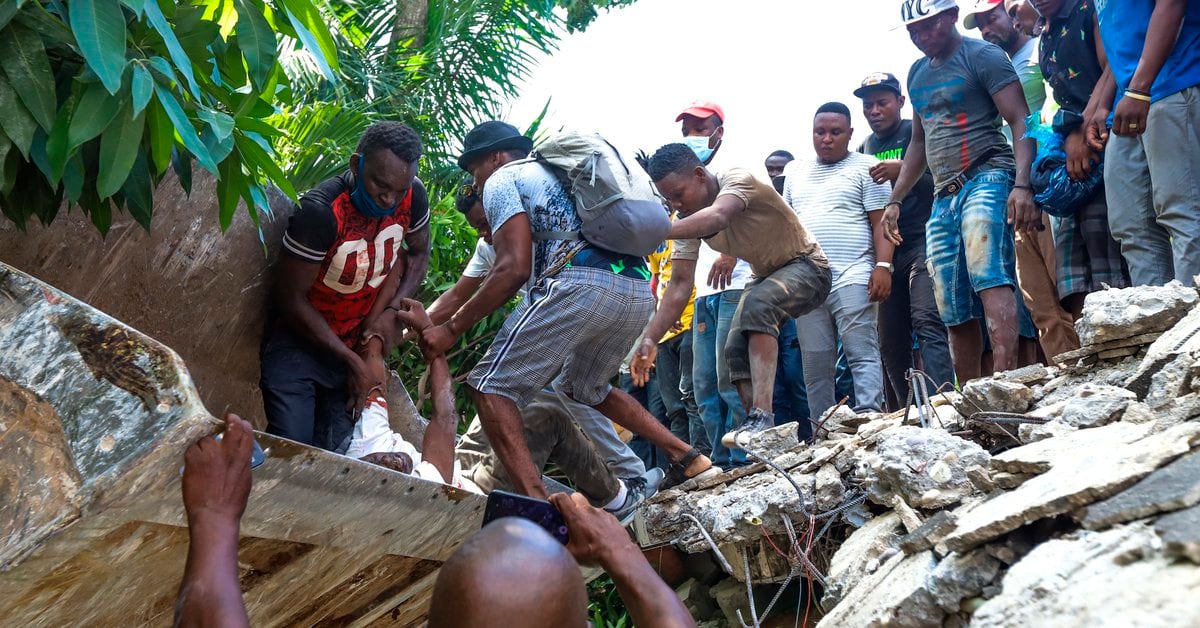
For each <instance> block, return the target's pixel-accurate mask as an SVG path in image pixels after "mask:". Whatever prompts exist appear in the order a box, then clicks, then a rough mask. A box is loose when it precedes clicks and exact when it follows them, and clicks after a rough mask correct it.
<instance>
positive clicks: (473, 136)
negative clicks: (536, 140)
mask: <svg viewBox="0 0 1200 628" xmlns="http://www.w3.org/2000/svg"><path fill="white" fill-rule="evenodd" d="M532 149H533V140H531V139H529V138H528V137H525V136H524V135H521V132H520V131H518V130H517V127H515V126H513V125H511V124H508V123H507V122H501V121H499V120H489V121H487V122H484V123H482V124H479V125H478V126H476V127H475V128H473V129H471V130H470V132H468V133H467V137H466V138H465V139H464V140H463V152H462V155H460V156H459V158H458V167H459V168H462V169H463V170H466V171H467V172H468V173H469V174H470V175H471V176H472V177H474V178H475V190H476V192H478V193H479V194H483V186H484V185H485V184H486V183H487V180H488V177H490V176H492V173H493V172H496V171H497V170H499V169H500V167H501V166H503V165H504V164H507V163H509V162H512V161H516V160H518V159H524V158H525V157H527V156H528V155H529V151H530V150H532Z"/></svg>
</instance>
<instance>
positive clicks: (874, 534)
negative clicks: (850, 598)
mask: <svg viewBox="0 0 1200 628" xmlns="http://www.w3.org/2000/svg"><path fill="white" fill-rule="evenodd" d="M900 530H901V524H900V517H899V516H898V515H897V514H896V513H894V512H888V513H885V514H883V515H880V516H878V517H875V518H874V519H871V520H870V521H868V522H867V523H866V524H864V525H863V526H862V527H861V528H859V529H857V530H855V531H854V533H853V534H851V535H850V536H849V537H848V538H847V539H846V540H845V541H843V542H842V545H841V547H839V548H838V550H837V552H835V553H834V555H833V557H832V558H831V559H830V561H829V573H827V574H826V575H825V582H826V587H825V597H824V599H823V600H822V604H824V605H825V606H826V607H828V606H831V605H832V604H834V603H836V602H837V601H838V600H839V599H841V597H842V595H843V594H844V593H845V592H847V591H849V590H850V589H852V588H854V587H855V586H857V585H858V583H859V582H860V581H861V580H862V579H863V578H864V577H866V576H868V575H869V574H871V573H874V572H875V570H877V569H878V568H879V565H880V563H881V562H882V561H881V560H880V557H881V556H883V555H884V554H885V553H886V552H888V551H889V550H895V549H896V543H897V541H898V539H899V538H900Z"/></svg>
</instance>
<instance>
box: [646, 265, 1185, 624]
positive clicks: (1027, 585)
mask: <svg viewBox="0 0 1200 628" xmlns="http://www.w3.org/2000/svg"><path fill="white" fill-rule="evenodd" d="M1198 300H1200V299H1198V298H1197V292H1196V291H1195V290H1194V289H1190V288H1183V287H1182V286H1179V285H1171V286H1165V287H1157V288H1138V289H1132V290H1123V291H1115V290H1114V291H1106V292H1105V293H1098V294H1096V295H1091V296H1089V298H1088V304H1087V305H1086V306H1085V311H1088V315H1087V316H1085V317H1084V319H1083V320H1081V321H1080V322H1079V323H1078V325H1077V328H1078V330H1079V332H1080V336H1081V338H1083V339H1084V347H1083V348H1082V349H1080V351H1078V352H1073V353H1071V354H1067V355H1065V356H1060V357H1062V358H1063V359H1062V360H1061V361H1060V363H1061V364H1062V366H1051V367H1044V366H1039V365H1035V366H1031V367H1025V368H1022V369H1018V370H1015V371H1010V372H1008V373H1000V374H997V375H996V376H995V377H989V378H982V379H978V380H973V381H971V382H968V383H967V385H966V386H965V387H964V390H963V392H961V393H960V392H955V391H950V392H943V393H939V394H936V395H933V396H932V397H931V398H930V400H929V401H930V403H928V404H924V405H923V407H916V406H913V407H909V408H907V409H905V410H904V411H899V412H895V413H892V414H888V415H879V414H869V415H855V414H854V413H853V412H852V411H851V410H850V409H848V408H845V407H842V408H837V409H835V410H834V411H833V412H832V413H831V414H830V415H829V416H828V418H827V419H826V420H825V423H824V425H823V429H821V430H819V432H818V435H819V438H818V439H817V441H816V442H815V443H813V444H808V443H800V442H798V441H797V440H796V436H795V429H791V428H788V427H787V426H782V427H777V428H775V429H774V430H768V431H766V432H764V433H763V434H760V435H758V436H756V437H755V440H754V441H753V442H752V445H751V449H753V450H755V452H756V454H757V455H758V456H760V457H762V458H764V459H766V460H767V461H769V462H770V463H771V464H766V463H756V464H754V465H751V466H750V467H746V468H744V469H741V470H735V471H732V472H728V473H726V474H724V475H722V476H719V477H718V478H715V479H713V480H710V481H709V482H707V483H706V484H705V485H704V486H702V487H700V488H698V489H696V490H692V491H671V492H668V493H666V494H663V495H660V496H657V497H656V498H654V499H653V500H651V502H652V503H651V505H649V506H648V507H647V508H646V511H645V522H646V525H645V526H644V530H643V534H642V536H641V537H640V538H641V540H642V542H643V543H652V542H653V543H662V542H676V545H677V546H678V547H681V548H683V549H684V550H685V551H688V552H709V551H711V547H710V546H709V544H708V543H707V542H706V541H704V540H703V539H702V537H701V535H700V533H699V531H698V530H696V529H695V526H694V525H693V524H691V523H687V522H686V521H685V520H684V519H683V518H682V513H691V514H693V515H694V516H696V517H697V518H698V520H699V521H701V522H702V525H703V526H705V528H706V530H708V531H710V532H711V533H712V535H713V536H714V538H716V543H718V544H719V546H720V551H721V553H722V554H724V555H725V556H726V557H727V559H728V560H729V562H730V563H732V564H733V566H734V567H733V570H734V571H735V572H739V573H736V574H734V575H735V576H736V578H726V580H724V581H722V582H720V583H719V584H716V585H715V586H713V588H712V591H713V594H714V596H716V595H717V592H722V591H723V592H725V602H724V603H722V604H721V606H722V608H723V609H725V610H726V611H727V613H726V615H727V617H732V618H731V620H730V621H731V623H733V625H738V624H737V623H736V616H735V615H734V616H730V615H729V613H728V611H729V610H730V609H731V608H741V609H742V615H743V617H745V618H749V617H750V612H749V611H750V609H749V606H750V604H751V602H750V601H749V600H748V599H747V598H746V595H745V583H744V582H742V581H740V580H741V579H743V578H744V574H742V573H740V572H741V571H742V570H744V567H743V565H746V564H749V565H751V568H752V569H751V582H752V584H754V585H759V586H767V585H765V583H780V582H781V581H782V580H784V579H786V576H788V575H789V574H790V575H794V576H795V577H803V578H810V579H811V580H812V582H813V584H814V586H815V587H817V588H818V589H819V590H823V592H824V593H823V597H822V607H823V609H824V610H825V611H826V613H827V614H826V615H825V616H824V618H823V619H822V621H821V624H820V625H823V626H835V625H836V626H840V625H847V626H860V625H867V626H874V625H878V626H883V625H888V626H910V625H911V626H918V625H919V626H937V625H941V626H944V627H947V626H951V627H952V626H1017V625H1021V626H1025V625H1044V624H1055V625H1063V624H1066V625H1088V624H1093V623H1095V624H1108V625H1134V624H1136V625H1156V624H1157V625H1200V605H1196V604H1195V603H1194V600H1195V599H1196V598H1195V596H1196V594H1197V593H1200V479H1197V478H1200V420H1197V419H1198V418H1200V308H1195V309H1194V310H1193V308H1194V306H1195V305H1196V303H1197V301H1198ZM1189 310H1193V311H1191V312H1190V313H1189ZM784 474H786V477H785V475H784ZM681 521H684V523H680V522H681ZM1090 528H1094V529H1095V530H1091V529H1090ZM808 538H813V539H815V542H814V543H812V544H808V543H807V542H805V539H808ZM793 539H795V540H793ZM772 544H774V545H772ZM742 556H745V557H746V558H745V559H743V558H741V557H742ZM766 591H767V593H766V595H765V598H770V597H771V596H772V595H773V594H774V591H775V590H774V589H767V590H766ZM761 598H764V596H763V595H762V594H756V595H755V599H759V601H760V602H761ZM720 599H721V598H719V597H718V600H720ZM1188 600H1190V602H1187V603H1185V601H1188ZM738 604H740V605H741V606H737V605H738ZM756 608H757V610H758V611H762V610H763V608H761V607H756ZM760 617H761V615H760Z"/></svg>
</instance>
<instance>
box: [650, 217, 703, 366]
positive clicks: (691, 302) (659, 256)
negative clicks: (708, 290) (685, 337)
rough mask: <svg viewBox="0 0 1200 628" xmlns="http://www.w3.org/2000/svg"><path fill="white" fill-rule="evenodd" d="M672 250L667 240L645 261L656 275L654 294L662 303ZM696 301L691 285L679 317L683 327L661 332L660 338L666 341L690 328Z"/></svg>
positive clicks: (669, 275)
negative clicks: (690, 292)
mask: <svg viewBox="0 0 1200 628" xmlns="http://www.w3.org/2000/svg"><path fill="white" fill-rule="evenodd" d="M673 251H674V243H673V242H672V241H671V240H667V241H666V242H664V243H663V244H662V246H660V247H658V250H657V251H655V252H653V253H651V254H650V257H648V258H646V262H647V263H648V264H649V265H650V273H651V274H654V275H658V285H657V288H656V289H655V295H654V296H656V297H657V298H658V302H659V303H662V298H663V295H664V294H666V293H667V284H668V283H670V281H671V254H672V252H673ZM695 303H696V287H695V285H693V286H692V296H690V297H688V302H687V307H685V308H683V314H682V315H681V316H680V317H679V321H680V322H681V323H682V324H683V329H682V330H680V331H668V332H667V333H666V334H663V337H662V340H660V341H659V342H660V343H661V342H666V341H668V340H670V339H672V338H674V337H675V336H678V335H679V334H682V333H684V332H686V331H688V330H690V329H691V328H692V316H693V314H694V313H695V312H694V310H695Z"/></svg>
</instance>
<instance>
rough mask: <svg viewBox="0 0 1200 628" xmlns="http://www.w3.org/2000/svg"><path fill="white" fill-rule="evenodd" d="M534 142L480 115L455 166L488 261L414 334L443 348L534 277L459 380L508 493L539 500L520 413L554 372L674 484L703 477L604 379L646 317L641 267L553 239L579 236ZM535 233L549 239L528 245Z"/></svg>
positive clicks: (678, 444)
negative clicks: (483, 271)
mask: <svg viewBox="0 0 1200 628" xmlns="http://www.w3.org/2000/svg"><path fill="white" fill-rule="evenodd" d="M532 146H533V142H532V140H530V139H529V138H527V137H524V136H522V135H521V133H520V132H519V131H517V129H516V128H515V127H513V126H512V125H510V124H506V123H504V122H500V121H490V122H484V123H483V124H480V125H479V126H477V127H475V128H474V129H472V130H471V132H470V133H468V134H467V137H466V140H465V141H464V142H463V148H464V150H463V154H462V156H461V157H459V159H458V165H459V167H461V168H462V169H463V170H466V171H467V172H469V173H471V175H472V176H474V178H475V186H476V188H477V189H478V190H479V191H480V192H481V193H482V197H483V206H484V211H485V212H486V214H487V221H488V226H489V227H490V228H491V236H492V245H493V246H494V247H495V249H496V262H495V265H494V266H493V268H492V270H491V271H490V272H489V273H488V275H487V278H486V279H484V281H483V284H482V285H481V286H480V287H479V290H478V291H477V292H476V293H475V294H474V295H473V296H472V297H471V298H470V299H469V300H468V301H467V302H466V303H464V304H463V305H462V306H461V307H459V308H458V310H457V311H456V312H455V313H454V314H453V315H452V316H450V318H449V320H447V321H446V322H445V323H443V324H441V325H432V326H429V327H426V328H425V329H422V330H420V333H421V342H422V343H424V344H425V345H427V346H428V347H429V348H431V349H432V350H434V351H437V350H443V351H444V350H445V349H446V348H448V347H450V346H452V345H453V343H454V342H455V341H456V339H457V338H458V337H459V336H460V335H461V334H462V333H463V332H464V331H466V330H467V329H470V328H471V327H472V326H473V325H475V324H476V323H477V322H479V321H480V320H482V319H483V318H484V317H485V316H487V315H489V314H491V313H492V312H494V311H496V310H497V309H499V308H500V307H501V306H503V305H504V304H505V303H506V302H507V301H508V300H509V299H511V298H512V297H513V296H514V295H515V294H516V293H517V292H518V291H519V290H520V289H521V287H522V286H524V285H525V283H526V282H527V281H528V280H529V279H530V278H531V277H532V278H533V285H532V287H530V288H529V292H528V294H527V296H526V297H525V298H524V299H522V301H521V304H520V305H519V306H518V307H517V309H516V310H515V311H514V312H513V313H512V314H510V315H509V317H508V319H507V320H506V321H505V323H504V327H503V328H502V329H501V330H500V333H499V334H498V335H497V336H496V339H495V341H493V343H492V346H491V348H490V349H488V352H487V354H486V355H485V356H484V357H483V359H482V360H480V361H479V364H478V365H476V367H475V369H474V370H472V371H471V375H470V378H469V379H468V380H467V382H468V384H469V385H470V387H471V391H472V395H473V396H474V399H475V404H476V407H477V408H478V409H479V416H480V420H481V421H482V423H483V426H484V430H485V431H486V432H487V435H488V439H489V440H490V441H491V443H492V448H493V449H494V450H495V452H496V454H497V455H498V456H499V457H500V460H501V461H502V462H503V463H504V466H505V468H506V469H507V471H508V474H509V476H510V477H511V478H512V480H513V484H514V488H515V489H516V490H518V491H520V492H522V493H525V494H527V495H531V496H535V497H542V498H545V497H546V489H545V487H544V486H543V484H542V482H541V474H540V473H539V470H538V469H537V468H535V467H534V464H533V461H532V458H531V456H530V453H529V448H528V446H527V443H526V442H525V435H524V433H523V429H522V422H521V414H520V408H521V407H523V406H525V405H526V404H528V403H529V401H530V400H531V399H532V398H533V396H534V395H536V394H537V393H538V391H540V390H542V389H543V388H545V386H546V385H547V384H550V383H551V381H554V380H555V379H556V378H558V379H557V382H556V386H557V387H558V389H559V391H560V392H561V393H563V394H565V395H566V396H568V397H570V398H571V399H573V400H575V401H578V402H580V403H583V404H586V405H589V406H593V407H595V408H596V409H597V410H599V411H600V412H601V413H602V414H604V415H605V416H607V417H608V418H610V419H612V420H613V421H615V422H617V423H619V424H621V425H623V426H625V427H626V428H628V429H629V430H630V431H632V432H634V433H635V434H639V435H641V436H644V437H646V438H647V439H648V440H649V441H650V442H652V443H654V444H655V445H657V446H658V447H659V448H660V449H661V450H662V451H664V452H666V453H667V456H668V458H669V459H670V460H671V461H672V469H671V474H672V479H673V480H674V481H675V482H680V481H683V480H686V479H690V478H694V477H697V476H700V475H701V474H706V475H707V474H712V473H713V470H714V469H715V467H713V466H712V463H711V462H710V461H709V460H708V458H707V457H705V456H703V455H700V453H699V452H698V451H696V450H695V449H693V448H692V447H691V446H689V445H688V444H687V443H684V442H683V441H681V440H679V439H678V438H676V437H675V436H673V435H672V434H671V433H670V431H668V430H667V429H666V428H665V427H663V426H662V424H660V423H659V422H658V421H656V420H655V419H654V418H653V417H651V416H650V414H649V413H647V412H646V411H645V409H643V408H642V407H641V406H640V405H638V403H637V402H636V401H634V399H633V398H632V397H630V396H629V395H628V394H626V393H624V392H622V391H620V390H614V389H613V388H612V386H610V385H609V380H610V379H611V378H612V376H613V375H615V374H616V372H617V369H618V367H619V366H620V364H621V361H622V359H623V358H624V357H625V355H626V354H627V353H628V352H629V349H630V347H632V346H633V342H634V340H635V339H636V338H637V337H638V336H639V334H640V333H641V331H642V328H643V327H644V326H645V325H646V321H648V320H649V319H650V316H651V315H652V314H653V313H654V296H653V295H652V294H651V292H650V286H649V281H648V280H649V276H650V273H649V271H648V270H647V269H646V264H645V261H644V260H643V259H641V258H640V257H636V256H631V255H623V254H620V253H615V252H612V251H608V250H605V249H601V248H599V247H597V246H595V245H592V244H590V243H588V242H587V241H586V240H582V239H566V238H563V239H558V238H557V237H556V236H557V235H561V234H565V233H567V232H578V231H579V230H580V228H581V226H582V220H581V219H580V217H579V214H578V212H576V210H575V204H574V201H573V200H572V199H571V196H570V195H569V194H568V192H567V190H566V189H565V188H564V187H563V185H562V184H561V183H560V182H559V179H558V178H557V177H556V175H555V173H554V172H552V171H551V170H549V169H548V168H547V167H546V166H544V165H543V164H541V163H539V162H537V161H532V160H529V161H526V160H524V159H523V158H524V157H525V156H526V155H527V154H528V153H529V151H530V149H531V148H532ZM513 162H518V163H513ZM534 232H538V233H539V234H548V235H539V237H538V239H537V240H536V241H535V239H534ZM560 375H561V376H560Z"/></svg>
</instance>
